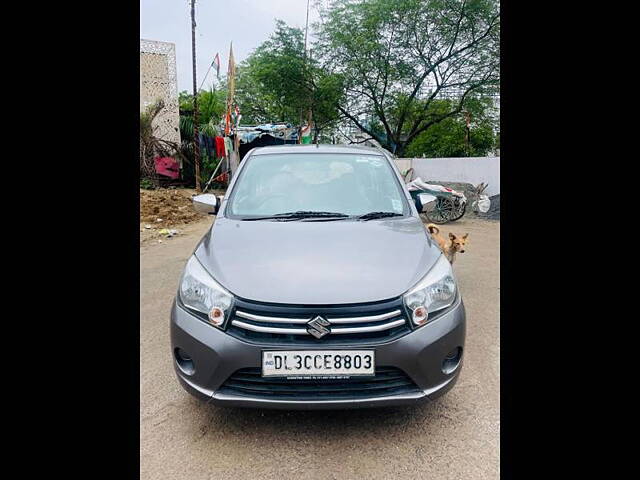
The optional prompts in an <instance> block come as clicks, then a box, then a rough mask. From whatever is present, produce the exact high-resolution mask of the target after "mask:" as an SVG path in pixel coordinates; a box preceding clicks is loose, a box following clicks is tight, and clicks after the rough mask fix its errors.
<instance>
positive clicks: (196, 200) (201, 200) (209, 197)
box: [191, 193, 222, 215]
mask: <svg viewBox="0 0 640 480" xmlns="http://www.w3.org/2000/svg"><path fill="white" fill-rule="evenodd" d="M191 200H192V201H193V208H195V210H196V212H200V213H208V214H210V215H216V214H217V213H218V210H219V209H220V204H221V203H222V201H221V199H220V198H218V197H216V196H215V195H213V194H212V193H203V194H202V195H195V196H193V197H191Z"/></svg>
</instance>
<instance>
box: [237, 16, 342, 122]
mask: <svg viewBox="0 0 640 480" xmlns="http://www.w3.org/2000/svg"><path fill="white" fill-rule="evenodd" d="M342 91H343V88H342V83H341V77H340V75H335V74H334V75H328V74H327V73H326V72H325V71H324V70H323V69H321V68H320V66H319V64H318V62H317V61H316V60H315V59H313V58H311V55H305V48H304V33H303V32H302V30H300V29H299V28H293V27H289V26H287V25H286V24H285V23H284V22H282V21H280V20H279V21H277V24H276V30H275V32H274V33H273V35H272V36H271V37H270V38H269V39H268V40H267V41H265V42H264V43H262V44H261V45H260V46H259V47H258V48H257V49H256V50H255V51H254V52H253V53H252V54H251V55H250V56H249V57H248V58H247V59H246V60H245V61H244V62H242V63H241V64H240V66H239V68H238V79H237V84H236V102H237V103H238V105H239V106H240V110H241V112H242V121H243V123H248V124H257V123H264V122H288V123H292V124H294V125H298V124H300V122H301V121H305V120H307V116H308V114H309V112H310V113H311V115H312V118H311V120H312V121H313V123H314V125H315V126H316V129H317V131H316V134H318V133H319V132H320V131H322V130H323V129H324V128H326V127H328V126H330V125H331V124H332V123H333V122H335V121H336V120H337V119H338V118H339V112H338V108H337V107H338V104H339V102H340V101H341V97H342Z"/></svg>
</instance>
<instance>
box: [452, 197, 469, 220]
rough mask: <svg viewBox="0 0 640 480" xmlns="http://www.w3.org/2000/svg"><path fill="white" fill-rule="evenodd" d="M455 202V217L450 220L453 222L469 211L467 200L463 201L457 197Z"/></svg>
mask: <svg viewBox="0 0 640 480" xmlns="http://www.w3.org/2000/svg"><path fill="white" fill-rule="evenodd" d="M453 203H454V211H453V217H452V218H451V220H450V221H451V222H455V221H456V220H459V219H461V218H462V217H463V216H464V214H465V212H466V211H467V202H462V201H461V200H460V199H459V198H456V199H455V200H454V201H453Z"/></svg>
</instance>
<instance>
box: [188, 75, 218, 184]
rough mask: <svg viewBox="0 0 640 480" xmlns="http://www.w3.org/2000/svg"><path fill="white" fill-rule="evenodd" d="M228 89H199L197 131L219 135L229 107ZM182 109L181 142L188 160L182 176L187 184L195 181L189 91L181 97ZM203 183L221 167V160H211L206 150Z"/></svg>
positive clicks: (202, 166) (204, 152) (191, 99)
mask: <svg viewBox="0 0 640 480" xmlns="http://www.w3.org/2000/svg"><path fill="white" fill-rule="evenodd" d="M226 98H227V92H226V86H225V85H222V86H220V87H219V88H217V89H214V88H212V89H211V90H208V91H207V90H200V91H199V92H198V110H199V112H198V118H199V120H200V122H199V125H198V132H199V133H201V134H204V135H207V136H209V137H215V136H217V135H219V133H218V132H219V125H220V122H221V120H222V115H223V113H224V111H225V108H226ZM178 102H179V106H180V137H181V140H182V146H181V151H182V153H183V155H184V158H185V159H186V160H187V162H186V165H185V166H184V170H183V177H184V179H185V180H187V181H188V182H191V181H194V180H195V168H194V166H195V165H194V155H195V154H194V149H193V133H194V128H193V115H192V113H193V95H192V94H190V93H188V92H187V91H182V92H180V94H179V96H178ZM200 155H201V165H200V166H201V169H200V181H201V182H206V181H207V180H209V177H210V176H211V174H212V173H213V171H214V170H215V168H216V167H217V166H218V159H216V158H212V157H209V156H208V155H207V153H206V151H203V150H201V151H200Z"/></svg>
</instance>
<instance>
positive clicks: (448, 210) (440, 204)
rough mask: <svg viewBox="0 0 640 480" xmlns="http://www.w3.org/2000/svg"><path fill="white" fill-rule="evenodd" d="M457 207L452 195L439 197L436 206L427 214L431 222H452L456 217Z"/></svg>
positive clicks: (439, 223)
mask: <svg viewBox="0 0 640 480" xmlns="http://www.w3.org/2000/svg"><path fill="white" fill-rule="evenodd" d="M454 212H456V207H455V204H454V202H453V200H452V199H451V198H450V197H438V200H437V201H436V206H435V208H434V209H433V210H432V211H431V212H429V213H428V214H425V215H426V217H427V219H428V220H429V222H431V223H435V224H438V225H441V224H443V223H447V222H450V221H451V219H452V218H453V217H454Z"/></svg>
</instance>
